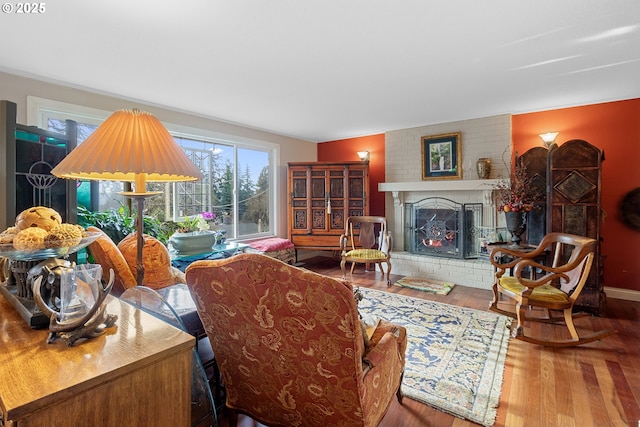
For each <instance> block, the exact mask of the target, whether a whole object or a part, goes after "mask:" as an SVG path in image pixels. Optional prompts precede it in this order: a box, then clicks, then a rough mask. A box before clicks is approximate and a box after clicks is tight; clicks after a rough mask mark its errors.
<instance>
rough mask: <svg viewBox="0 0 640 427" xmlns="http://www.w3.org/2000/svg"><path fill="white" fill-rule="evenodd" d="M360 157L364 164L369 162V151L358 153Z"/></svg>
mask: <svg viewBox="0 0 640 427" xmlns="http://www.w3.org/2000/svg"><path fill="white" fill-rule="evenodd" d="M358 157H360V160H361V161H363V162H366V161H368V160H369V152H368V151H358Z"/></svg>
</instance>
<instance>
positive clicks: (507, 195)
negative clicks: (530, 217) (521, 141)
mask: <svg viewBox="0 0 640 427" xmlns="http://www.w3.org/2000/svg"><path fill="white" fill-rule="evenodd" d="M531 181H532V178H531V177H529V176H528V175H527V170H526V166H525V164H524V162H523V161H522V159H520V158H518V156H517V153H516V160H515V162H514V167H513V170H512V173H511V179H508V180H507V179H503V180H500V181H499V182H498V183H497V184H496V185H495V187H494V189H495V190H496V193H497V198H496V200H497V209H498V212H521V211H524V212H528V211H530V210H531V209H533V207H534V202H535V200H537V199H538V198H539V197H540V194H539V192H538V190H537V189H536V187H535V186H534V185H532V182H531Z"/></svg>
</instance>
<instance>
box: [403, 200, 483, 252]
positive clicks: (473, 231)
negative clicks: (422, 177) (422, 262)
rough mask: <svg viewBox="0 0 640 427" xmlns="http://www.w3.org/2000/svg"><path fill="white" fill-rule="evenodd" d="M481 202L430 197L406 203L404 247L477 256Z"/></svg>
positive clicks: (480, 226)
mask: <svg viewBox="0 0 640 427" xmlns="http://www.w3.org/2000/svg"><path fill="white" fill-rule="evenodd" d="M482 224H483V223H482V203H457V202H455V201H453V200H450V199H446V198H443V197H428V198H426V199H422V200H420V201H418V202H415V203H406V204H405V227H404V232H405V236H404V242H405V248H404V250H405V251H407V252H410V253H413V254H421V255H431V256H440V257H447V258H461V259H462V258H476V257H477V256H478V245H477V240H478V239H477V238H476V235H477V234H478V229H479V228H482Z"/></svg>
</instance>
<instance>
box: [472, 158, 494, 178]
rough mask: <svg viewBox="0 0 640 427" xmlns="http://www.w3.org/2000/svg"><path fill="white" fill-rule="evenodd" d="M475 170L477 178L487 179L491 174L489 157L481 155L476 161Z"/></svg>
mask: <svg viewBox="0 0 640 427" xmlns="http://www.w3.org/2000/svg"><path fill="white" fill-rule="evenodd" d="M476 172H478V178H479V179H488V178H489V175H491V159H489V158H486V157H482V158H480V159H478V161H476Z"/></svg>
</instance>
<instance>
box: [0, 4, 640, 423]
mask: <svg viewBox="0 0 640 427" xmlns="http://www.w3.org/2000/svg"><path fill="white" fill-rule="evenodd" d="M625 7H627V6H625ZM625 7H621V10H623V9H625ZM628 7H629V8H631V9H630V10H631V11H632V12H633V11H636V10H637V9H633V8H632V6H631V5H629V6H628ZM627 12H628V11H627ZM628 14H631V15H632V13H628ZM326 22H329V21H325V24H326ZM30 25H33V24H30ZM635 31H637V30H635ZM378 41H380V40H378ZM204 50H206V49H204ZM0 62H2V66H3V67H2V69H0V89H1V90H0V92H1V93H2V96H1V97H0V98H1V99H6V100H10V101H12V102H14V103H16V105H17V121H18V123H22V124H26V125H36V126H42V123H40V122H39V121H38V120H39V118H38V117H39V116H38V111H36V107H34V105H36V104H37V102H34V100H36V99H44V100H48V101H52V102H54V103H58V104H59V105H61V106H76V107H78V106H79V107H85V108H87V109H95V110H99V111H103V112H107V113H109V112H112V111H116V110H118V109H122V108H140V109H142V110H144V111H148V112H151V113H153V114H155V115H156V116H157V117H159V118H160V120H161V121H162V122H163V123H170V124H177V125H180V126H183V127H185V128H189V129H200V130H202V131H203V132H207V133H209V134H214V135H218V136H225V137H226V136H233V137H234V138H236V139H238V140H241V141H243V142H245V143H247V144H259V143H266V144H269V145H270V146H275V147H277V153H278V159H277V165H276V168H275V171H276V177H275V181H274V182H275V183H276V187H277V190H278V191H277V200H276V201H275V205H274V206H275V211H276V217H275V221H276V222H275V224H274V227H273V230H274V232H275V234H276V235H277V236H278V237H282V238H286V237H287V235H286V230H287V218H286V215H284V213H285V212H287V205H288V202H289V197H288V195H287V194H286V191H285V188H286V184H285V183H286V182H287V164H288V163H289V162H297V161H310V162H312V161H330V162H343V161H358V160H359V159H358V157H357V155H356V153H357V152H358V151H368V152H369V173H370V188H369V190H370V194H371V200H370V213H371V214H372V215H385V216H387V217H388V218H389V219H390V224H394V225H396V224H397V223H396V221H397V214H396V211H397V209H398V206H397V200H396V198H394V195H393V194H392V192H390V191H381V190H380V185H381V184H384V183H397V182H417V181H421V174H420V168H421V161H422V156H421V152H420V149H421V147H420V138H421V137H424V136H430V135H440V134H447V133H451V132H461V144H462V153H461V154H462V155H461V159H462V162H461V164H460V167H461V168H462V175H461V180H462V181H464V180H476V178H477V174H476V170H475V168H476V166H475V165H476V163H475V162H476V160H477V159H479V158H481V157H490V158H491V161H492V172H491V175H490V178H492V179H497V178H501V177H506V176H507V175H508V173H509V166H508V164H510V162H511V160H512V157H513V155H514V154H515V153H518V154H522V153H524V152H526V151H527V150H529V149H531V148H534V147H539V146H542V145H543V143H542V140H541V138H540V136H539V135H540V134H542V133H545V132H549V131H553V132H558V136H557V139H556V141H555V142H556V143H557V144H558V145H562V144H563V143H565V142H567V141H570V140H574V139H581V140H586V141H588V142H589V143H591V144H593V145H595V146H596V147H598V148H599V149H601V150H603V151H604V153H605V159H604V162H603V164H602V182H601V193H602V209H603V211H604V212H603V213H604V215H603V218H602V224H601V235H602V238H603V239H602V243H601V244H602V254H603V256H605V257H606V261H605V266H606V267H605V268H604V286H605V289H604V290H605V293H606V295H607V297H608V298H612V299H615V300H619V301H623V303H622V305H618V303H617V302H614V305H613V307H614V308H618V309H620V311H621V312H624V313H625V316H627V317H626V318H625V321H626V320H628V319H629V318H632V319H634V321H636V322H637V320H638V319H637V305H634V304H635V303H637V302H638V301H640V265H639V264H638V262H637V260H638V253H640V234H639V233H638V232H637V230H634V229H632V228H630V227H629V226H628V225H627V224H626V223H625V222H624V221H623V220H622V218H621V215H622V212H621V202H622V200H623V198H624V197H625V195H627V194H628V193H630V192H631V191H632V190H634V189H636V188H637V187H638V186H639V181H638V173H637V166H636V165H637V164H638V163H639V162H640V154H639V153H640V151H638V150H637V149H636V146H637V140H638V139H639V138H640V128H639V127H638V124H637V123H638V121H637V118H638V117H639V115H640V97H639V96H640V93H639V92H638V84H637V80H633V81H629V82H628V83H626V88H625V90H624V91H623V92H624V95H617V96H614V97H608V96H606V95H603V94H600V93H598V94H594V95H592V97H591V98H590V101H588V102H582V103H578V104H575V103H571V102H564V101H563V100H562V99H561V95H557V97H555V98H554V99H550V100H549V101H548V103H547V104H546V105H545V106H544V107H540V108H532V109H530V110H511V109H509V108H508V107H505V108H503V109H501V110H500V111H499V112H496V111H495V110H482V111H476V112H475V114H473V115H465V116H460V117H457V118H453V119H451V118H450V116H449V119H447V120H441V121H440V120H436V121H434V120H432V119H431V118H430V117H429V116H428V115H427V114H423V115H422V118H423V119H422V120H423V121H419V120H418V121H415V120H414V121H412V122H410V124H408V125H405V126H398V127H395V126H386V127H385V125H384V124H380V126H379V127H377V128H367V129H371V131H365V132H361V133H358V132H357V131H356V130H353V129H352V130H351V131H350V132H346V133H343V134H334V135H335V136H334V137H327V138H326V139H320V140H315V139H313V138H311V137H309V138H303V137H300V136H291V135H296V133H294V132H293V131H292V132H291V133H278V132H275V131H272V130H267V129H270V128H269V127H267V126H265V125H264V123H263V122H260V123H257V124H255V125H254V124H253V123H246V122H243V121H240V120H236V119H234V118H229V119H217V118H213V117H215V116H211V115H209V114H200V113H192V112H191V111H194V110H193V109H191V108H187V106H185V105H177V104H176V105H173V104H164V103H162V102H159V101H158V100H157V99H155V98H154V97H153V96H152V95H149V96H148V97H147V98H146V99H145V98H144V97H142V96H141V95H139V96H135V97H133V96H132V97H130V96H128V95H115V94H114V93H113V92H110V91H109V90H108V89H106V88H104V87H99V86H98V85H96V86H95V87H93V86H87V85H86V84H85V83H73V82H65V77H64V75H63V74H61V75H51V76H41V75H40V74H39V72H38V71H37V70H35V69H34V70H32V71H30V70H28V69H27V68H28V67H25V69H20V65H19V64H17V63H13V62H7V63H5V62H4V61H0ZM632 62H633V61H632ZM182 71H184V70H182ZM86 73H87V74H90V73H91V70H90V68H89V69H88V70H86ZM118 78H124V77H123V76H122V75H120V76H118V77H117V78H116V77H114V78H113V80H117V79H118ZM598 78H599V77H598V76H595V77H593V78H592V80H591V81H592V82H596V81H598ZM156 83H157V82H156ZM309 84H311V83H309ZM592 84H594V85H595V83H592ZM164 85H166V82H163V83H162V84H161V85H154V86H153V87H151V88H150V89H149V92H154V91H155V92H160V91H162V89H158V88H159V87H163V86H164ZM391 86H392V85H391ZM583 90H585V91H586V89H585V87H584V86H583ZM529 96H532V95H531V93H529ZM275 97H277V95H276V96H274V95H273V94H272V98H275ZM214 98H215V97H211V99H214ZM375 98H376V99H375V100H374V101H371V100H368V101H369V103H375V102H378V101H380V100H381V99H384V94H383V93H380V94H379V95H378V96H376V97H375ZM201 102H202V103H204V104H206V103H207V102H210V101H201ZM456 102H464V98H463V97H462V99H458V97H456ZM325 108H326V107H325ZM266 110H268V109H266ZM266 110H265V111H266ZM196 111H197V110H196ZM485 111H486V112H485ZM309 115H310V116H314V115H317V116H318V117H319V114H318V112H317V111H312V112H310V113H309ZM265 116H269V115H268V114H267V113H266V112H265ZM354 121H357V120H355V119H354ZM354 129H357V126H355V125H354ZM425 182H428V181H425ZM487 212H491V215H493V216H494V218H493V221H495V224H496V225H501V224H502V223H503V221H504V215H502V214H497V213H496V211H495V209H494V208H493V207H491V208H490V209H487ZM398 228H399V227H397V226H396V227H394V228H391V229H390V230H391V232H392V233H393V235H394V241H395V242H396V244H397V246H396V247H394V252H397V254H398V257H402V256H403V252H404V248H403V245H402V242H403V241H402V239H401V237H400V236H401V235H402V231H401V230H400V229H398ZM317 255H318V253H317V252H312V253H305V252H304V251H301V252H300V254H299V257H300V258H301V259H302V260H304V259H306V258H308V259H311V258H313V257H316V256H317ZM322 255H325V256H326V257H327V258H329V259H331V260H332V261H334V259H333V256H332V254H328V253H327V254H322ZM423 264H426V263H423ZM481 264H482V265H481V266H480V267H478V268H479V270H478V271H481V273H477V274H475V273H468V272H466V273H465V277H464V278H463V279H461V280H462V281H463V283H462V284H463V285H464V286H460V290H462V289H463V288H466V287H467V286H469V285H468V284H467V282H466V281H468V280H471V279H470V278H469V277H467V276H471V278H472V279H477V280H476V282H479V286H477V288H479V289H472V290H470V291H469V293H468V295H469V298H471V299H473V298H480V299H481V300H482V303H478V304H479V305H480V306H482V307H483V308H486V306H488V303H489V300H490V292H489V291H488V289H489V288H490V285H491V283H492V282H491V281H492V280H493V276H492V274H493V271H492V269H491V267H490V265H489V264H488V262H486V261H482V263H481ZM337 266H338V261H336V267H337ZM411 268H412V267H411V265H410V264H407V265H406V266H405V267H401V265H400V264H397V265H395V266H394V273H395V274H396V275H397V276H396V277H399V276H410V275H413V274H417V273H422V271H420V270H412V269H411ZM460 269H461V270H465V269H467V267H466V266H465V267H461V268H460ZM438 270H443V268H442V267H439V268H438ZM329 271H331V270H329ZM332 273H336V272H335V271H333V272H332ZM469 287H473V286H469ZM480 291H487V292H486V293H482V292H481V293H476V292H480ZM460 298H463V297H460ZM627 303H628V304H630V305H626V304H627ZM629 313H631V314H629ZM633 313H636V315H635V318H634V314H633ZM610 321H611V322H612V323H614V324H615V323H616V322H618V321H619V319H617V318H613V319H611V320H610ZM603 322H607V320H606V319H603ZM636 324H637V323H636ZM625 325H626V323H625ZM618 326H619V325H618ZM630 329H631V328H630V327H629V326H624V327H623V328H622V330H623V331H624V335H620V336H623V337H624V338H627V339H628V342H627V343H626V344H624V346H625V347H624V348H625V350H624V357H621V359H624V358H625V357H627V358H628V359H629V360H635V358H636V357H637V352H635V350H633V344H634V343H637V340H638V337H637V333H632V332H631V331H630ZM620 336H618V338H616V340H620V339H621V338H620ZM521 344H522V343H517V344H515V345H512V347H511V354H510V357H515V356H514V354H518V355H520V356H522V355H523V354H526V353H527V348H528V347H526V346H522V345H521ZM616 346H618V347H615V348H616V349H619V348H620V347H619V346H623V344H620V343H619V342H618V341H616ZM604 352H605V350H602V353H604ZM585 353H586V352H585ZM536 354H537V355H538V356H537V357H539V358H541V359H542V360H543V364H544V363H547V364H546V365H544V369H551V370H554V369H555V370H561V369H562V368H559V367H553V366H551V363H552V360H553V359H554V358H557V359H561V358H563V357H576V356H575V355H572V354H571V353H568V352H564V353H562V352H556V351H553V352H551V351H549V352H545V351H541V352H536ZM593 354H594V353H590V356H591V355H593ZM621 354H622V353H621ZM593 357H595V358H597V357H600V356H593ZM603 360H605V356H602V360H599V361H596V362H593V361H589V362H586V364H585V365H582V367H583V368H584V370H585V371H588V370H589V369H591V366H592V365H589V367H586V365H587V364H589V363H593V364H594V366H596V368H594V369H596V370H598V372H601V371H602V370H606V369H609V370H611V371H612V372H613V373H614V374H615V372H617V371H616V367H615V366H617V364H618V363H621V364H624V362H622V361H621V360H616V361H615V362H611V361H609V363H608V364H606V366H605V367H604V368H603V364H604V363H605V362H603ZM545 361H546V362H545ZM538 362H540V360H538ZM627 362H628V361H627ZM614 365H615V366H614ZM550 366H551V367H550ZM510 369H513V368H510ZM626 369H628V367H627V368H626ZM515 372H516V371H511V374H509V375H515V376H517V375H518V373H519V372H520V371H517V373H515ZM545 372H546V375H547V374H548V371H545ZM632 372H633V373H632ZM588 374H589V372H586V373H585V375H586V376H587V377H588V378H591V379H593V378H594V377H595V374H594V377H589V376H588ZM556 375H560V374H556ZM612 375H613V374H612ZM624 375H627V377H626V380H623V383H625V385H627V386H628V388H627V389H621V390H623V391H624V390H626V391H628V392H629V393H631V394H637V392H636V390H635V386H634V385H633V384H636V383H637V381H636V378H637V375H638V373H637V372H635V371H634V370H633V369H628V370H626V371H625V372H624ZM624 375H623V377H624ZM509 378H511V377H509ZM558 378H559V379H558V382H559V383H562V384H564V387H567V388H568V387H569V385H567V384H568V383H569V382H570V381H571V379H570V378H567V377H564V376H563V377H558ZM510 381H511V380H510ZM601 381H607V380H601ZM525 384H526V380H523V381H522V382H517V383H516V382H514V383H511V382H509V386H508V387H507V388H506V389H505V392H506V393H507V396H511V397H512V398H524V396H525V391H524V390H523V391H521V392H516V390H515V389H516V388H517V387H523V389H524V387H525ZM588 385H590V386H593V387H601V389H602V390H604V391H603V394H605V395H606V394H609V393H610V394H615V393H617V391H616V388H617V385H618V384H616V385H613V386H612V385H611V383H608V382H607V383H604V384H598V383H597V382H596V383H595V384H594V383H589V384H588ZM509 393H510V394H509ZM518 393H520V394H518ZM505 399H506V398H505ZM604 400H605V398H603V401H604ZM586 401H587V398H585V397H580V398H575V401H574V403H575V405H576V407H578V406H580V405H582V406H581V407H583V408H585V407H587V406H588V405H587V404H586ZM629 401H630V400H626V401H625V402H629ZM576 402H577V403H576ZM565 403H566V402H565ZM591 403H593V402H591ZM596 403H597V404H600V405H601V406H602V407H607V410H610V411H611V412H613V411H614V410H613V409H611V408H610V407H608V406H607V405H608V404H607V403H604V402H596ZM555 405H556V402H555V401H554V405H553V406H554V408H555V407H556V406H555ZM566 405H567V406H570V405H571V403H569V404H566ZM594 405H595V404H594ZM561 406H562V403H561V402H560V403H558V407H561ZM609 406H610V405H609ZM565 409H566V408H565ZM402 410H403V408H401V407H394V408H393V410H392V413H393V416H394V417H398V418H401V417H402V415H401V414H402V412H401V411H402ZM576 411H577V410H576ZM633 411H634V410H633V409H631V410H627V415H629V414H631V415H634V414H636V412H633ZM516 412H517V411H516ZM622 412H624V411H622ZM522 413H524V410H523V412H522ZM399 414H400V415H399ZM431 415H432V414H431ZM529 415H530V414H529ZM505 418H506V416H505V415H504V414H501V413H499V417H498V421H499V423H502V425H515V424H516V423H515V422H514V423H513V424H512V423H511V422H510V421H511V420H508V421H507V420H506V419H505ZM552 418H553V423H551V422H550V423H549V425H553V424H557V425H560V424H561V423H562V422H561V421H560V418H562V417H560V416H558V418H557V419H556V418H555V414H554V415H553V417H552ZM396 419H397V418H394V420H396ZM530 419H536V420H540V419H542V417H540V418H535V417H534V418H530ZM625 419H626V418H625ZM440 420H441V421H442V418H440ZM581 420H584V418H582V419H581ZM611 420H614V417H613V416H612V417H611V418H610V419H607V420H606V422H607V423H611V424H614V421H611ZM422 421H423V424H421V423H420V422H419V421H415V420H414V421H413V422H414V423H415V424H413V425H429V424H428V422H429V421H428V420H422ZM519 421H520V423H521V424H522V425H531V424H530V423H529V424H528V423H527V421H523V420H519ZM632 421H633V420H631V421H630V422H632ZM444 422H445V423H449V424H448V425H458V424H455V422H456V421H453V420H452V419H449V418H447V419H446V421H444ZM246 425H249V424H246ZM387 425H392V424H387ZM407 425H409V424H407ZM431 425H438V424H431ZM441 425H442V424H441ZM445 425H446V424H445ZM465 425H466V424H465ZM471 425H473V424H471ZM498 425H499V424H498ZM594 425H597V423H594ZM605 425H606V424H605Z"/></svg>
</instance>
